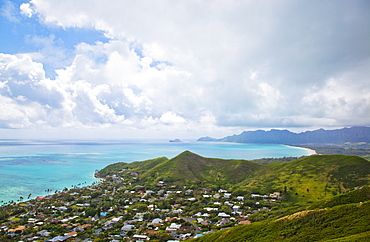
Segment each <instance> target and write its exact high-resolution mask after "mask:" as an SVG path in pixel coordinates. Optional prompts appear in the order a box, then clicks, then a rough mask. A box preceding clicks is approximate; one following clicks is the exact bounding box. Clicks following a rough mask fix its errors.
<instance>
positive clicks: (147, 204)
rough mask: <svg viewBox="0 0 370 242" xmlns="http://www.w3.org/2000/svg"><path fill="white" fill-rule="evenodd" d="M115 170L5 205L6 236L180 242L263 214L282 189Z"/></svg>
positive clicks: (0, 234) (0, 217) (2, 232)
mask: <svg viewBox="0 0 370 242" xmlns="http://www.w3.org/2000/svg"><path fill="white" fill-rule="evenodd" d="M136 175H137V174H135V173H132V174H130V176H131V179H130V180H129V181H126V180H127V179H123V178H122V177H119V176H116V175H112V176H107V177H105V178H104V179H101V180H100V182H96V183H94V184H92V185H91V186H86V187H77V186H74V187H73V188H71V189H67V188H65V189H64V190H63V191H56V193H54V194H50V195H45V196H38V197H37V198H35V199H32V200H28V201H18V202H17V203H16V202H10V203H9V204H5V205H3V206H2V207H1V212H0V240H1V241H84V242H88V241H147V240H151V241H180V240H187V239H191V238H196V237H199V236H202V235H204V234H207V233H212V232H215V231H218V230H222V229H225V228H230V227H234V226H238V225H243V224H244V225H245V224H250V223H251V222H254V221H259V220H261V219H263V217H264V216H265V215H264V214H266V212H267V211H269V210H271V209H274V208H276V207H277V206H279V204H281V200H280V199H281V197H280V192H273V191H272V193H271V194H233V193H230V192H228V190H227V189H222V188H218V189H215V188H211V187H197V186H195V185H191V186H173V185H172V186H169V185H167V184H166V183H165V182H164V181H158V183H157V184H156V185H155V186H148V187H144V186H142V185H137V184H136V183H135V179H136Z"/></svg>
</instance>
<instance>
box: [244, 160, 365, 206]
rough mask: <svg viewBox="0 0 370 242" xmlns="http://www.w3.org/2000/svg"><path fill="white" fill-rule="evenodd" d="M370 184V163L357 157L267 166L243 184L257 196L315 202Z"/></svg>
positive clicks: (298, 161) (300, 161)
mask: <svg viewBox="0 0 370 242" xmlns="http://www.w3.org/2000/svg"><path fill="white" fill-rule="evenodd" d="M369 183H370V162H368V161H367V160H365V159H363V158H360V157H357V156H343V155H315V156H309V157H306V158H302V159H299V160H294V161H290V162H286V163H277V164H271V165H266V166H265V169H261V170H260V171H259V172H257V173H256V176H255V177H254V178H253V179H249V180H245V181H244V182H242V183H241V184H240V185H242V186H244V187H245V189H247V190H250V191H252V192H255V193H262V194H264V193H268V192H271V191H280V192H281V193H282V195H283V196H284V198H285V199H286V200H289V201H294V202H316V201H319V200H322V199H326V198H331V197H332V196H334V195H337V194H340V193H343V192H346V191H348V190H350V189H352V188H354V187H357V186H361V185H366V184H369Z"/></svg>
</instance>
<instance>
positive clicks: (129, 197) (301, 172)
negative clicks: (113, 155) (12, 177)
mask: <svg viewBox="0 0 370 242" xmlns="http://www.w3.org/2000/svg"><path fill="white" fill-rule="evenodd" d="M266 160H267V162H266V163H269V164H267V165H262V164H259V163H256V162H253V161H246V160H223V159H214V158H204V157H201V156H199V155H197V154H194V153H191V152H189V151H185V152H183V153H181V154H179V155H178V156H177V157H175V158H173V159H167V158H166V157H161V158H157V159H151V160H147V161H142V162H134V163H129V164H128V163H116V164H112V165H109V166H107V167H105V168H104V169H102V170H100V171H97V173H96V176H97V177H99V178H101V182H100V183H97V184H93V185H92V186H86V187H80V188H79V187H77V186H75V187H73V188H72V189H70V190H69V189H67V188H66V189H64V190H63V191H61V192H56V193H54V194H50V195H48V196H45V197H38V198H36V199H33V200H28V201H19V203H15V202H10V203H8V204H7V205H4V206H2V207H1V209H0V241H20V240H22V241H46V240H48V239H52V238H54V239H55V240H56V239H63V240H60V241H86V242H87V241H112V240H118V241H134V240H136V239H135V236H144V238H150V239H151V241H167V240H172V239H176V240H185V239H191V238H194V237H196V236H197V234H203V236H202V237H199V238H197V239H195V241H274V240H276V241H368V240H369V238H370V232H369V231H370V224H369V222H368V221H369V216H368V214H369V212H370V187H369V184H370V162H369V161H367V160H365V159H363V158H361V157H357V156H345V155H315V156H309V157H304V158H300V159H291V160H290V158H285V159H282V160H281V161H283V162H281V163H276V160H274V159H273V160H271V161H268V159H265V160H264V162H265V161H266ZM260 163H263V162H260ZM20 200H23V198H22V199H20ZM249 223H250V224H249ZM243 224H249V225H243ZM145 236H146V237H145Z"/></svg>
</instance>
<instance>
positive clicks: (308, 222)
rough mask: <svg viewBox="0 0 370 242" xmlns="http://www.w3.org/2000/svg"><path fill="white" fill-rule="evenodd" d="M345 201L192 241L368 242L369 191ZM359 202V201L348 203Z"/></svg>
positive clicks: (355, 194) (363, 189)
mask: <svg viewBox="0 0 370 242" xmlns="http://www.w3.org/2000/svg"><path fill="white" fill-rule="evenodd" d="M359 194H362V195H361V196H359ZM343 197H344V195H340V196H337V197H335V198H333V199H332V200H330V201H327V202H328V203H327V204H336V203H337V201H338V200H341V199H342V198H343ZM345 197H346V200H347V201H350V203H347V204H341V205H337V206H333V207H324V208H318V209H314V210H313V209H310V210H304V211H301V212H297V213H294V214H291V215H288V216H285V217H282V218H279V219H273V220H272V219H270V220H268V221H264V222H257V223H252V224H250V225H241V226H237V227H234V228H232V229H229V230H226V231H220V232H216V233H213V234H209V235H205V236H202V237H200V238H198V239H195V240H194V241H215V242H217V241H220V242H221V241H222V242H232V241H233V242H236V241H369V239H370V232H369V231H370V223H369V214H370V201H369V197H370V188H369V187H368V186H367V187H364V188H361V189H360V190H358V191H354V192H350V193H348V194H346V195H345ZM359 197H361V198H362V199H360V198H359ZM360 200H362V201H361V202H356V203H352V201H360ZM321 205H324V204H321Z"/></svg>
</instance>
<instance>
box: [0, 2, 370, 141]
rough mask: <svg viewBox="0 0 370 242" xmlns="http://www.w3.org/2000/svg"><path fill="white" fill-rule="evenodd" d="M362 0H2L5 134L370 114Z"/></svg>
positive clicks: (205, 126)
mask: <svg viewBox="0 0 370 242" xmlns="http://www.w3.org/2000/svg"><path fill="white" fill-rule="evenodd" d="M369 13H370V1H368V0H363V1H361V0H353V1H347V0H327V1H321V0H320V1H318V0H313V1H296V0H279V1H272V0H264V1H254V0H253V1H252V0H244V1H241V0H212V1H210V0H179V1H173V0H157V1H144V0H137V1H128V0H79V1H76V0H63V1H60V0H31V1H27V0H12V1H10V0H0V30H1V31H0V138H1V139H13V138H17V139H19V138H20V139H22V138H24V139H29V138H34V139H52V138H61V139H76V138H81V139H135V138H180V139H181V138H184V139H196V138H199V137H202V136H211V137H216V138H220V137H224V136H227V135H232V134H238V133H240V132H242V131H245V130H255V129H265V130H269V129H272V128H274V129H289V130H291V131H295V132H300V131H305V130H313V129H317V128H325V129H334V128H341V127H350V126H358V125H364V126H370V14H369Z"/></svg>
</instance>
